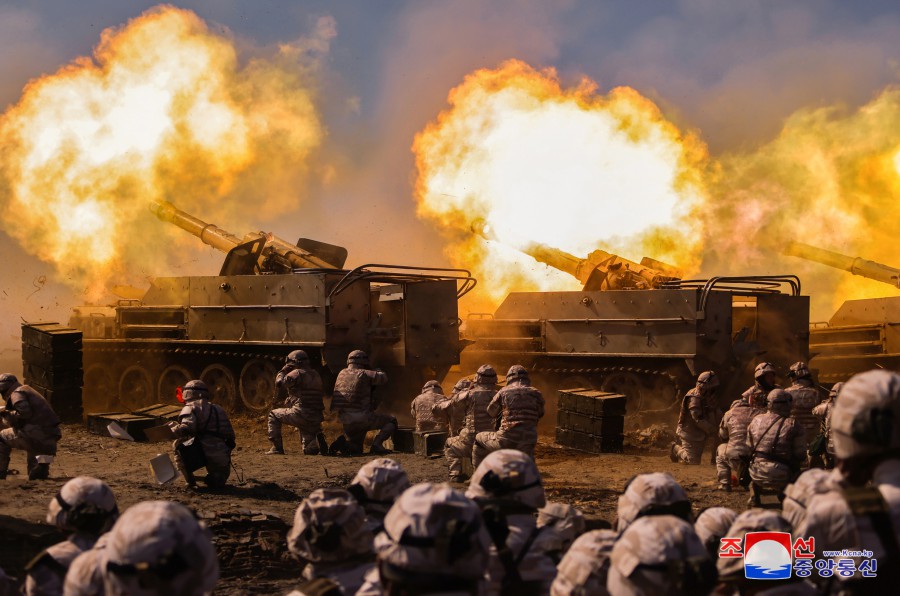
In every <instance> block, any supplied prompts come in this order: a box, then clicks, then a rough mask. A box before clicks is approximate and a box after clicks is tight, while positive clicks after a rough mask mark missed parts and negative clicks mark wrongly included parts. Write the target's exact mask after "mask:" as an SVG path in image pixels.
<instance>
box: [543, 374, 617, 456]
mask: <svg viewBox="0 0 900 596" xmlns="http://www.w3.org/2000/svg"><path fill="white" fill-rule="evenodd" d="M624 430H625V396H624V395H620V394H618V393H606V392H603V391H595V390H593V389H570V390H565V391H560V392H559V400H558V409H557V418H556V442H557V443H559V444H560V445H564V446H566V447H571V448H573V449H578V450H580V451H588V452H591V453H621V452H622V445H623V438H624V436H623V433H624Z"/></svg>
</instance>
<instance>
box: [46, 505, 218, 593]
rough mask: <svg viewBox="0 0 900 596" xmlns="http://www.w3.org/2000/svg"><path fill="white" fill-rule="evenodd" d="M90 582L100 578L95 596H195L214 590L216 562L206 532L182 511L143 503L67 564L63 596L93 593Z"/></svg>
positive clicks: (126, 513) (192, 517)
mask: <svg viewBox="0 0 900 596" xmlns="http://www.w3.org/2000/svg"><path fill="white" fill-rule="evenodd" d="M92 578H99V579H100V586H101V587H102V590H101V591H100V592H99V593H101V594H107V595H115V594H128V595H129V596H154V595H158V594H173V595H174V594H179V595H184V596H200V595H201V594H209V593H211V592H212V591H213V588H215V586H216V582H217V581H218V579H219V563H218V561H217V560H216V551H215V549H214V548H213V545H212V539H211V535H210V533H209V531H208V530H207V529H206V527H205V526H202V525H201V524H200V523H198V522H197V518H196V517H194V514H193V513H191V511H190V510H189V509H188V508H187V507H185V506H184V505H181V504H180V503H173V502H171V501H144V502H142V503H138V504H137V505H134V506H132V507H130V508H129V509H128V510H127V511H126V512H125V513H123V514H122V516H121V517H120V518H119V519H118V521H117V522H116V523H115V525H114V526H113V528H112V530H110V531H109V533H108V534H106V535H105V536H104V537H103V539H102V540H100V541H98V543H97V544H96V545H95V546H94V548H93V549H91V550H89V551H87V552H84V553H82V554H81V555H79V556H78V558H77V559H75V561H73V562H72V566H71V567H70V568H69V573H67V574H66V584H65V590H64V592H63V593H64V594H66V595H67V596H68V595H74V594H96V593H97V592H93V591H89V589H90V588H91V586H90V585H89V584H90V582H91V581H92Z"/></svg>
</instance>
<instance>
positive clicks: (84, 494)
mask: <svg viewBox="0 0 900 596" xmlns="http://www.w3.org/2000/svg"><path fill="white" fill-rule="evenodd" d="M118 517H119V509H118V507H117V506H116V496H115V495H114V494H113V492H112V489H111V488H109V485H108V484H106V483H105V482H103V481H102V480H97V479H96V478H91V477H90V476H78V477H76V478H72V479H71V480H69V481H68V482H66V483H65V484H64V485H63V486H62V488H61V489H59V492H58V493H56V496H55V497H53V500H52V501H50V505H49V506H48V507H47V523H49V524H53V525H54V526H56V527H57V528H60V529H62V530H68V531H79V532H87V533H89V534H93V535H100V534H103V533H104V532H107V531H109V529H110V528H111V527H112V525H113V524H114V523H115V521H116V519H118Z"/></svg>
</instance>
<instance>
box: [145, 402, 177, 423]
mask: <svg viewBox="0 0 900 596" xmlns="http://www.w3.org/2000/svg"><path fill="white" fill-rule="evenodd" d="M182 409H184V406H173V405H170V404H153V405H152V406H147V407H146V408H141V409H139V410H135V411H134V412H132V414H135V415H137V416H149V417H150V418H156V419H158V420H160V421H161V422H172V421H175V420H178V415H179V414H181V410H182Z"/></svg>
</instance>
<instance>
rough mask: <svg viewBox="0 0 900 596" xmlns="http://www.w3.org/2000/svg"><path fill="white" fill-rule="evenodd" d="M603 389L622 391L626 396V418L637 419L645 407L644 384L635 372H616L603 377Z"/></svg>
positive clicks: (601, 387) (611, 391) (615, 391)
mask: <svg viewBox="0 0 900 596" xmlns="http://www.w3.org/2000/svg"><path fill="white" fill-rule="evenodd" d="M600 390H601V391H606V392H608V393H621V394H622V395H624V396H625V419H626V420H628V419H631V420H637V418H638V416H639V415H640V413H641V411H642V410H643V409H644V397H643V384H642V383H641V378H640V377H638V376H637V375H636V374H634V373H629V372H615V373H611V374H609V375H607V376H606V378H604V379H603V383H601V385H600Z"/></svg>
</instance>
